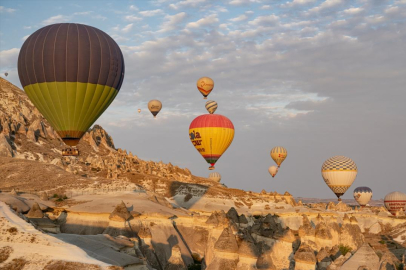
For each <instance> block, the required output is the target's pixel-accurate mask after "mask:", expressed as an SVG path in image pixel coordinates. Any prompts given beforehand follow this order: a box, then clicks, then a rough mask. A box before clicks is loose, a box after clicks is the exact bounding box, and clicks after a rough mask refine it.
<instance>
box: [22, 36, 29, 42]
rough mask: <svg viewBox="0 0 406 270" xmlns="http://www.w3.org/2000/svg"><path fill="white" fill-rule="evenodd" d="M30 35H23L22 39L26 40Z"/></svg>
mask: <svg viewBox="0 0 406 270" xmlns="http://www.w3.org/2000/svg"><path fill="white" fill-rule="evenodd" d="M29 36H30V35H26V36H23V37H22V38H21V40H22V41H25V40H26V39H27V38H28V37H29Z"/></svg>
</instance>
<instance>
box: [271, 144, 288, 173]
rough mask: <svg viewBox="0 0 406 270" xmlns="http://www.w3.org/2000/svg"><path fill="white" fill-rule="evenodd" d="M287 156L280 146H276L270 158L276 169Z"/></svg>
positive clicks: (286, 152)
mask: <svg viewBox="0 0 406 270" xmlns="http://www.w3.org/2000/svg"><path fill="white" fill-rule="evenodd" d="M287 156H288V151H287V150H286V149H285V148H283V147H282V146H276V147H274V148H272V150H271V158H272V159H273V160H274V161H275V163H276V165H278V168H279V167H280V166H281V164H282V162H283V161H284V160H285V159H286V157H287Z"/></svg>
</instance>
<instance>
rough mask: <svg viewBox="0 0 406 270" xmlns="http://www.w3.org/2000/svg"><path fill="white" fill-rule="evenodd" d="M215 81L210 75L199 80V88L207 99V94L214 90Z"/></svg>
mask: <svg viewBox="0 0 406 270" xmlns="http://www.w3.org/2000/svg"><path fill="white" fill-rule="evenodd" d="M213 87H214V81H213V80H212V79H210V78H209V77H202V78H200V79H198V80H197V89H199V91H200V93H202V95H203V97H204V99H207V96H208V95H209V94H210V92H211V90H213Z"/></svg>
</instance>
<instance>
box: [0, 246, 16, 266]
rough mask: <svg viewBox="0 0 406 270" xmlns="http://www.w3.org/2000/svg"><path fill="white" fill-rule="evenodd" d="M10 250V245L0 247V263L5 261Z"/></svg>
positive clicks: (11, 250) (11, 249)
mask: <svg viewBox="0 0 406 270" xmlns="http://www.w3.org/2000/svg"><path fill="white" fill-rule="evenodd" d="M12 252H13V248H12V247H9V246H6V247H2V248H0V263H2V262H4V261H6V260H7V259H8V257H9V256H10V254H11V253H12Z"/></svg>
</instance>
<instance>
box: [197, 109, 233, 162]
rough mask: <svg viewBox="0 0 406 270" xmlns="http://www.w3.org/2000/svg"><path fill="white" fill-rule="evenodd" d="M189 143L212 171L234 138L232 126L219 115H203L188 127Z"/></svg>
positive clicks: (228, 120)
mask: <svg viewBox="0 0 406 270" xmlns="http://www.w3.org/2000/svg"><path fill="white" fill-rule="evenodd" d="M189 137H190V141H191V142H192V143H193V146H194V147H195V148H196V150H197V151H198V152H199V153H200V154H201V155H202V156H203V158H204V159H205V160H206V161H207V163H209V164H210V165H211V166H210V167H209V170H213V169H214V164H215V163H216V162H217V160H218V159H219V158H220V157H221V155H222V154H223V153H224V152H225V151H226V150H227V148H228V147H229V146H230V144H231V142H232V141H233V138H234V125H233V123H232V122H231V121H230V119H228V118H227V117H225V116H222V115H220V114H204V115H200V116H198V117H196V118H195V119H194V120H193V121H192V123H190V126H189Z"/></svg>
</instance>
